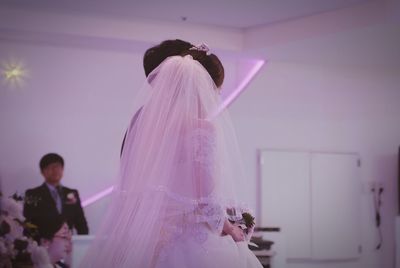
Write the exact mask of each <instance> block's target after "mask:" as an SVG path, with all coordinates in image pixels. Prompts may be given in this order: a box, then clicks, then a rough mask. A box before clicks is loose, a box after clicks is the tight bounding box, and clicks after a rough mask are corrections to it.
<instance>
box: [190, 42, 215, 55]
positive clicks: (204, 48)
mask: <svg viewBox="0 0 400 268" xmlns="http://www.w3.org/2000/svg"><path fill="white" fill-rule="evenodd" d="M189 50H197V51H205V52H206V55H207V56H209V55H210V54H211V52H210V48H209V47H208V46H207V45H206V44H205V43H201V44H200V45H197V46H192V47H191V48H189Z"/></svg>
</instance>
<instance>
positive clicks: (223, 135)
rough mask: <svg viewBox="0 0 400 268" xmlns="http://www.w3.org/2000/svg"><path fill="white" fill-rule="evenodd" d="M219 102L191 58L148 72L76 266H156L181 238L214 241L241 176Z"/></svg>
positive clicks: (211, 84) (169, 60)
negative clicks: (106, 198) (107, 196)
mask: <svg viewBox="0 0 400 268" xmlns="http://www.w3.org/2000/svg"><path fill="white" fill-rule="evenodd" d="M219 104H220V102H219V95H218V93H217V91H216V87H215V84H214V82H213V80H212V79H211V77H210V76H209V74H208V73H207V71H206V70H205V69H204V68H203V66H202V65H201V64H200V63H199V62H197V61H195V60H193V58H192V57H191V56H185V57H181V56H172V57H169V58H167V59H166V60H165V61H164V62H163V63H161V64H160V65H159V66H158V67H157V68H156V69H155V70H154V71H153V72H152V73H151V74H150V76H149V78H148V80H147V81H146V83H145V84H144V85H143V87H142V89H141V90H140V91H139V94H138V97H137V99H136V100H135V105H134V109H135V111H136V116H134V117H133V118H134V119H133V120H132V122H131V124H130V127H129V130H128V132H127V136H126V140H125V145H124V149H123V153H122V156H121V163H120V170H119V174H118V177H117V180H116V185H115V188H114V191H113V193H112V201H111V204H110V206H109V209H108V212H107V214H106V216H105V220H104V222H103V223H102V225H101V228H100V229H99V231H98V232H97V234H96V238H95V240H94V242H93V243H92V245H91V246H90V248H89V250H88V252H87V254H86V256H85V258H84V260H83V262H82V263H81V267H84V268H88V267H96V268H97V267H156V266H157V265H160V260H162V259H163V257H165V256H164V255H165V254H166V252H168V251H169V252H171V249H172V248H173V247H174V243H178V242H177V241H178V240H179V237H180V236H181V235H182V234H184V233H186V234H190V236H191V237H193V238H194V240H193V241H195V243H199V244H201V243H204V242H205V241H207V240H210V239H216V237H220V234H221V231H222V227H223V223H224V220H225V208H226V207H227V206H233V205H236V196H235V193H234V189H233V185H234V184H235V181H237V180H240V179H245V178H244V177H243V172H242V167H241V161H240V159H239V156H240V155H239V151H238V146H237V144H236V138H235V135H234V131H233V128H232V125H231V121H230V119H229V116H228V115H227V113H226V112H222V113H220V114H218V115H216V114H215V113H216V111H217V109H218V106H219ZM210 230H211V232H210ZM214 235H215V237H214ZM160 267H162V266H160Z"/></svg>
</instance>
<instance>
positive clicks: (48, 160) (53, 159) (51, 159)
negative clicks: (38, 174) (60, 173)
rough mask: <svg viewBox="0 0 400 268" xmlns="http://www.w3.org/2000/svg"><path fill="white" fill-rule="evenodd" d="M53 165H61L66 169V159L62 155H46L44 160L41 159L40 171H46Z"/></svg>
mask: <svg viewBox="0 0 400 268" xmlns="http://www.w3.org/2000/svg"><path fill="white" fill-rule="evenodd" d="M53 163H60V164H61V165H62V166H63V167H64V159H63V158H62V157H61V156H60V155H58V154H56V153H49V154H46V155H44V156H43V157H42V159H40V163H39V166H40V170H43V169H45V168H46V167H47V166H48V165H50V164H53Z"/></svg>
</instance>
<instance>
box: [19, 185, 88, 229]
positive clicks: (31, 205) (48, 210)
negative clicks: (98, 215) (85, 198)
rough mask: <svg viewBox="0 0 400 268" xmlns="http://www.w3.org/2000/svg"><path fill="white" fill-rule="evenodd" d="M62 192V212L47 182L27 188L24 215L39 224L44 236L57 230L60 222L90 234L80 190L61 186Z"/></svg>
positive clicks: (28, 219)
mask: <svg viewBox="0 0 400 268" xmlns="http://www.w3.org/2000/svg"><path fill="white" fill-rule="evenodd" d="M60 192H61V194H60V196H61V202H62V213H61V214H60V213H59V212H58V210H57V206H56V202H55V200H54V199H53V197H52V195H51V193H50V190H49V188H48V187H47V185H46V183H43V184H42V185H41V186H39V187H36V188H33V189H29V190H27V191H26V192H25V202H24V216H25V218H26V220H27V221H29V222H31V223H33V224H35V225H37V226H38V227H39V233H40V234H41V235H43V236H44V234H45V233H47V232H49V231H50V230H53V232H54V231H57V230H58V229H59V227H60V226H59V224H60V222H66V223H67V224H68V226H69V228H70V229H73V228H75V229H76V231H77V233H78V234H88V233H89V228H88V225H87V222H86V219H85V215H84V212H83V209H82V206H81V200H80V198H79V193H78V191H77V190H75V189H70V188H67V187H64V186H61V189H60ZM71 197H73V198H71ZM74 201H75V202H74Z"/></svg>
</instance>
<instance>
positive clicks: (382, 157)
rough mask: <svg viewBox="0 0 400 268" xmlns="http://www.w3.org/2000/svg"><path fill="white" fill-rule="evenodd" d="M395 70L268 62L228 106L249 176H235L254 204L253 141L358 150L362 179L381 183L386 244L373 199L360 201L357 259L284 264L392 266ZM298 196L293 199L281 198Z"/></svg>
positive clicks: (399, 100)
mask: <svg viewBox="0 0 400 268" xmlns="http://www.w3.org/2000/svg"><path fill="white" fill-rule="evenodd" d="M399 74H400V72H394V71H391V70H381V69H378V70H371V69H366V70H363V69H350V68H347V69H346V68H345V67H340V68H339V67H337V68H336V67H327V66H317V65H306V64H295V63H285V62H273V61H272V62H269V63H268V64H267V66H266V67H265V68H264V69H263V70H262V72H261V73H260V74H259V75H258V76H257V78H256V79H255V80H254V81H253V82H252V84H251V85H250V87H249V88H248V89H247V90H246V91H245V92H244V93H243V94H242V95H241V97H240V98H239V99H238V100H237V101H236V102H235V103H234V104H233V105H232V106H231V107H230V111H231V113H232V117H233V119H234V122H235V126H236V128H237V132H238V138H239V144H240V145H241V147H242V148H241V149H242V152H243V155H244V159H245V164H246V167H247V168H248V172H249V176H248V177H247V178H244V179H243V181H242V182H240V183H238V185H240V186H241V187H240V189H242V192H243V195H245V196H246V198H247V199H248V200H249V202H250V203H251V204H253V205H256V195H255V193H256V177H257V164H256V150H257V149H258V148H265V147H269V148H270V147H272V148H289V149H315V150H324V151H351V152H359V153H360V155H361V158H362V172H361V173H362V180H363V181H364V182H365V183H368V181H371V180H378V181H381V182H383V184H384V187H385V191H384V197H383V208H382V214H383V216H382V229H383V239H384V243H383V248H382V250H381V252H376V251H375V250H374V247H375V246H376V244H377V243H378V236H377V232H376V229H375V228H374V210H373V201H372V200H373V199H372V195H371V194H370V193H367V192H365V193H364V196H363V204H362V223H363V224H362V226H360V228H361V229H362V237H363V241H362V242H363V257H362V259H361V260H360V261H358V262H348V263H346V262H344V263H314V264H311V263H305V264H299V263H291V264H289V265H288V267H293V268H294V267H296V268H303V267H304V268H306V267H307V268H311V267H318V268H319V267H321V268H322V267H324V268H325V267H338V268H339V267H340V268H346V267H349V268H350V267H351V268H353V267H360V268H361V267H371V268H372V267H374V268H378V267H385V268H390V267H394V266H393V265H394V219H395V214H396V211H397V205H396V200H397V199H396V195H397V190H396V189H397V188H396V187H397V186H396V185H397V182H396V180H397V173H396V172H397V151H398V147H399V145H400V117H399V115H400V90H399V85H400V75H399ZM282 202H289V203H292V202H296V200H282Z"/></svg>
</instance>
